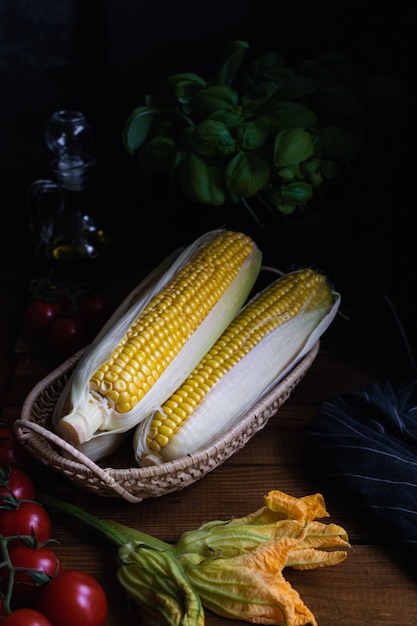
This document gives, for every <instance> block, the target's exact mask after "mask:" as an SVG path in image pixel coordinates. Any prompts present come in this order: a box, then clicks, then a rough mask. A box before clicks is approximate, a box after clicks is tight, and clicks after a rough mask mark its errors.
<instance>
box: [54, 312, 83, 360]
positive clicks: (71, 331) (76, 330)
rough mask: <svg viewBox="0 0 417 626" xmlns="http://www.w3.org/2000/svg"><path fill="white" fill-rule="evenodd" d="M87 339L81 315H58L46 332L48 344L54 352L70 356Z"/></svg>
mask: <svg viewBox="0 0 417 626" xmlns="http://www.w3.org/2000/svg"><path fill="white" fill-rule="evenodd" d="M86 340H87V329H86V326H85V323H84V321H83V320H82V319H81V317H59V318H57V319H56V320H55V321H54V322H53V324H52V326H51V328H50V330H49V333H48V346H49V348H50V349H51V350H52V352H55V353H56V354H60V355H62V356H71V355H72V354H74V353H75V352H77V351H78V350H79V349H80V348H82V347H83V346H84V345H85V343H86Z"/></svg>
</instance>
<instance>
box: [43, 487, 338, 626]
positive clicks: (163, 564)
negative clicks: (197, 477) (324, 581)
mask: <svg viewBox="0 0 417 626" xmlns="http://www.w3.org/2000/svg"><path fill="white" fill-rule="evenodd" d="M38 499H39V500H40V502H42V503H44V504H45V506H49V507H50V508H52V509H56V510H60V511H63V512H66V513H67V514H69V515H70V516H72V517H75V518H76V519H78V520H79V521H80V522H81V523H84V524H85V525H87V526H89V527H90V528H93V529H95V530H96V531H99V532H101V534H102V535H104V536H105V537H106V538H107V539H110V540H111V541H113V543H116V545H117V546H118V556H119V561H120V568H119V570H118V573H117V577H118V580H119V582H120V583H121V585H122V586H123V587H124V589H125V590H126V592H127V594H128V596H129V597H130V598H131V599H133V600H134V601H135V602H137V604H138V605H139V606H141V607H142V609H144V610H145V611H146V612H148V613H149V614H150V615H155V614H157V615H159V616H162V617H163V618H164V619H165V623H167V624H169V625H170V626H203V625H204V612H203V608H202V606H204V607H205V608H207V609H209V610H211V611H213V612H214V613H216V614H217V615H220V616H223V617H228V618H232V619H237V620H245V621H247V622H250V623H253V624H274V625H276V626H304V625H306V624H312V625H313V626H317V622H316V619H315V617H314V615H313V614H312V613H311V611H310V610H309V609H308V607H306V606H305V604H304V602H303V601H302V599H301V598H300V596H299V594H298V592H297V591H296V590H295V589H293V588H292V586H291V585H290V583H289V582H288V581H287V580H286V579H285V578H284V575H283V570H284V568H285V567H292V568H295V569H302V570H304V569H305V570H308V569H314V568H317V567H324V566H328V565H335V564H337V563H339V562H341V561H343V560H344V559H345V558H346V556H347V551H346V549H347V548H348V547H349V542H348V537H347V534H346V532H345V530H344V529H343V528H342V527H341V526H338V525H337V524H332V523H330V524H325V523H322V522H319V521H317V520H316V518H324V517H329V513H328V512H327V510H326V507H325V503H324V499H323V496H322V495H321V494H314V495H308V496H304V497H302V498H294V497H292V496H289V495H287V494H285V493H283V492H281V491H270V492H269V493H268V494H267V495H266V496H265V498H264V501H265V504H264V506H263V507H261V508H260V509H258V510H257V511H255V512H254V513H251V514H249V515H246V516H244V517H240V518H235V519H231V520H229V521H222V520H213V521H210V522H207V523H205V524H202V526H200V527H199V528H198V529H196V530H192V531H187V532H185V533H183V534H182V535H181V537H180V538H179V540H178V541H177V543H176V544H174V545H171V544H168V543H165V542H164V541H161V540H159V539H156V538H155V537H151V536H150V535H147V534H146V533H143V532H141V531H138V530H134V529H132V528H128V527H126V526H124V525H122V524H118V523H117V522H113V521H104V520H98V519H97V518H94V517H93V516H91V515H89V514H87V513H86V512H84V511H81V510H80V509H78V508H77V507H74V506H73V505H70V504H68V503H63V502H57V501H56V500H55V499H53V498H50V497H48V496H43V495H42V496H39V498H38ZM329 548H331V549H330V550H329ZM338 548H339V549H338Z"/></svg>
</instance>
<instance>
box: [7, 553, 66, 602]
mask: <svg viewBox="0 0 417 626" xmlns="http://www.w3.org/2000/svg"><path fill="white" fill-rule="evenodd" d="M8 549H9V557H10V561H11V563H12V565H13V567H17V568H20V569H17V570H15V572H14V584H13V592H12V597H11V606H12V608H13V609H17V608H29V607H31V608H36V605H37V603H38V600H39V595H40V592H41V589H42V588H43V587H44V586H45V585H46V584H48V583H49V581H50V580H51V579H52V578H53V577H54V576H56V575H58V574H59V573H60V572H61V571H62V565H61V561H60V560H59V559H58V557H57V556H56V554H55V553H54V552H53V551H52V550H50V549H49V548H48V547H47V546H45V545H43V546H39V547H36V548H32V547H30V546H28V545H26V544H24V543H13V545H10V546H9V547H8ZM25 569H26V570H27V569H30V570H36V572H28V571H24V570H25ZM0 576H1V585H0V588H1V590H2V591H3V593H6V592H7V585H8V582H9V572H8V570H7V569H6V568H3V570H0Z"/></svg>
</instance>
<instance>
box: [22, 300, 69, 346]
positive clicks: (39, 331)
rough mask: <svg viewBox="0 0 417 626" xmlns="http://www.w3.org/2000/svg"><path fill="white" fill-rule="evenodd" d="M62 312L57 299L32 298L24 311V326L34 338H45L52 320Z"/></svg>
mask: <svg viewBox="0 0 417 626" xmlns="http://www.w3.org/2000/svg"><path fill="white" fill-rule="evenodd" d="M61 314H62V306H61V304H60V303H59V302H58V301H57V300H53V301H51V302H49V301H46V300H32V302H30V303H29V306H28V308H27V309H26V313H25V326H26V328H27V329H28V331H29V332H30V334H31V335H32V336H33V337H34V338H36V339H46V337H47V335H48V332H49V329H50V328H51V326H52V324H53V322H54V320H56V319H57V318H58V317H59V316H60V315H61Z"/></svg>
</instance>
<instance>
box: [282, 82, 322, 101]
mask: <svg viewBox="0 0 417 626" xmlns="http://www.w3.org/2000/svg"><path fill="white" fill-rule="evenodd" d="M315 92H316V83H315V82H314V80H311V79H310V78H306V77H305V76H295V77H294V78H290V79H288V80H286V81H285V82H283V83H282V84H281V85H280V86H279V89H278V91H277V98H279V99H280V100H299V99H300V98H302V97H304V96H308V95H310V94H313V93H315Z"/></svg>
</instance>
